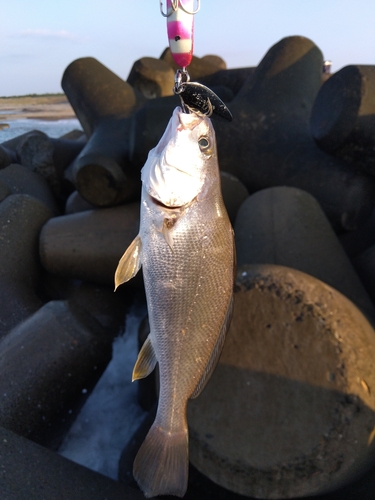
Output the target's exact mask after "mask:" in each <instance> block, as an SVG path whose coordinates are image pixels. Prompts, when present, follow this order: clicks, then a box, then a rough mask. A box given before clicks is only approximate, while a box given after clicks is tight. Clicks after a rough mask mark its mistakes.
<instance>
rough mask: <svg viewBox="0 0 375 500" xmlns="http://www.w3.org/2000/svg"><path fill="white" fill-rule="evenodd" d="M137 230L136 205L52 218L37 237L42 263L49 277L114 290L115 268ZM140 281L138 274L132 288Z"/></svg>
mask: <svg viewBox="0 0 375 500" xmlns="http://www.w3.org/2000/svg"><path fill="white" fill-rule="evenodd" d="M138 229H139V203H128V204H126V205H121V206H119V207H111V208H101V209H95V210H85V211H83V212H77V213H73V214H69V215H63V216H61V217H54V218H53V219H51V220H50V221H49V222H48V223H47V224H45V226H44V227H43V230H42V232H41V235H40V258H41V262H42V264H43V266H44V267H45V269H46V270H47V271H48V272H50V273H52V274H57V275H60V276H65V277H71V278H75V279H82V280H87V281H90V282H93V283H98V284H103V285H109V286H114V274H115V270H116V267H117V264H118V262H119V260H120V258H121V256H122V254H123V253H124V248H127V247H128V246H129V245H130V243H131V242H132V241H133V239H134V238H135V237H136V235H137V233H138ZM141 279H142V278H141V273H140V274H139V277H137V278H136V279H135V280H133V284H132V285H131V286H133V285H135V284H137V283H138V284H139V283H142V281H141ZM130 283H131V282H130Z"/></svg>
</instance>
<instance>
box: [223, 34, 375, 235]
mask: <svg viewBox="0 0 375 500" xmlns="http://www.w3.org/2000/svg"><path fill="white" fill-rule="evenodd" d="M322 64H323V57H322V53H321V51H320V50H319V49H318V47H317V46H316V45H314V43H313V42H311V41H310V40H308V39H307V38H303V37H297V36H295V37H287V38H284V39H283V40H281V41H280V42H278V43H277V44H275V45H274V46H273V47H272V48H271V49H270V50H269V51H268V53H267V54H266V55H265V57H264V58H263V60H262V61H261V62H260V64H259V66H258V67H257V69H256V71H255V73H254V75H253V76H252V77H249V79H248V80H247V81H246V82H245V83H244V85H243V87H242V89H241V90H240V91H239V92H238V94H237V95H236V97H235V98H234V99H233V100H232V101H231V104H230V110H231V112H232V114H233V121H232V122H231V123H223V122H219V121H217V122H216V123H215V130H216V133H217V143H218V154H219V163H220V168H221V169H222V170H225V171H226V172H229V173H232V174H233V175H235V176H236V177H238V178H239V179H240V180H241V181H242V182H243V183H244V184H245V186H246V187H247V188H248V189H249V191H250V192H254V191H257V190H259V189H263V188H266V187H272V186H277V185H288V186H294V187H298V188H300V189H305V190H306V191H308V192H309V193H310V194H312V195H313V196H314V197H315V198H316V199H317V200H318V201H319V203H320V204H321V206H322V208H323V210H324V211H325V213H326V215H327V217H328V218H329V220H330V221H331V223H332V224H334V225H335V228H336V229H337V230H342V229H347V230H354V229H356V228H357V227H359V226H360V225H361V224H362V223H363V221H364V220H365V219H366V218H368V217H369V215H370V214H371V211H372V208H373V200H374V194H375V192H374V189H375V183H374V180H373V179H372V178H371V177H370V176H367V175H365V174H361V173H358V172H357V173H356V172H353V170H352V169H351V168H350V165H348V164H347V163H346V162H344V161H342V160H340V159H338V158H334V157H332V156H330V155H327V154H325V153H323V151H321V149H320V148H319V147H318V146H317V145H316V144H315V141H314V140H313V138H312V136H311V133H310V131H309V121H310V112H311V109H312V106H313V103H314V100H315V97H316V95H317V93H318V91H319V89H320V86H321V72H322V69H321V68H322ZM327 83H328V82H327Z"/></svg>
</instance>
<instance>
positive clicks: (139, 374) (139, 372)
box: [132, 335, 157, 382]
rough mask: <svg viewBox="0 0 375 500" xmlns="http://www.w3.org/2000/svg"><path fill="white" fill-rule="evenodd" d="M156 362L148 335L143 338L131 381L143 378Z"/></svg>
mask: <svg viewBox="0 0 375 500" xmlns="http://www.w3.org/2000/svg"><path fill="white" fill-rule="evenodd" d="M156 363H157V359H156V354H155V351H154V347H153V345H152V343H151V338H150V335H148V337H147V339H146V340H145V342H144V344H143V346H142V348H141V350H140V351H139V354H138V358H137V361H136V362H135V365H134V368H133V375H132V382H134V380H138V379H140V378H145V377H147V376H148V375H150V373H151V372H152V371H153V369H154V368H155V365H156Z"/></svg>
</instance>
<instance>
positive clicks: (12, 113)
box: [0, 94, 75, 127]
mask: <svg viewBox="0 0 375 500" xmlns="http://www.w3.org/2000/svg"><path fill="white" fill-rule="evenodd" d="M66 118H75V114H74V111H73V108H72V107H71V105H70V104H69V101H68V99H67V98H66V96H65V95H64V94H61V95H45V96H44V95H43V96H39V95H37V96H20V97H0V127H1V125H2V124H4V125H6V123H7V122H9V121H13V120H19V119H38V120H62V119H66Z"/></svg>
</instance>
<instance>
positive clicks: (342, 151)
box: [311, 65, 375, 175]
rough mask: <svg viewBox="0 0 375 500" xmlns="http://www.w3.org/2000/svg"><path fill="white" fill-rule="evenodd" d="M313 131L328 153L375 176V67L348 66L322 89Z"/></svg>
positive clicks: (318, 98)
mask: <svg viewBox="0 0 375 500" xmlns="http://www.w3.org/2000/svg"><path fill="white" fill-rule="evenodd" d="M311 131H312V134H313V137H314V139H315V140H316V142H317V144H318V145H319V146H320V147H321V148H322V149H323V150H324V151H326V152H327V153H329V154H333V155H335V156H336V157H338V158H341V159H343V160H345V161H347V162H349V163H351V164H353V170H354V171H355V169H356V168H358V167H361V168H362V169H363V170H365V171H367V172H369V173H370V174H372V175H375V66H361V65H351V66H346V67H345V68H343V69H341V70H340V71H338V72H337V73H335V74H334V75H332V76H331V78H329V80H328V81H327V82H326V83H325V84H324V85H323V86H322V88H321V89H320V91H319V93H318V95H317V97H316V99H315V102H314V106H313V108H312V112H311Z"/></svg>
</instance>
